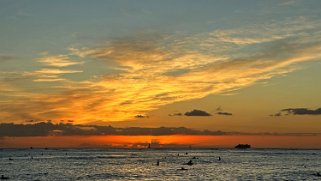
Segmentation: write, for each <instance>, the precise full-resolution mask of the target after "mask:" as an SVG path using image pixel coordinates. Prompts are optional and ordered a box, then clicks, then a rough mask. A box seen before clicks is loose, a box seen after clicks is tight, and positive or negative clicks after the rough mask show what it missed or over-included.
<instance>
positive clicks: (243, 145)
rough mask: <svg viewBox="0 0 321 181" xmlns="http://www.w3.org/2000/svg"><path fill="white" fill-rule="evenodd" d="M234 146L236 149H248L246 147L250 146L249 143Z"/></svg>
mask: <svg viewBox="0 0 321 181" xmlns="http://www.w3.org/2000/svg"><path fill="white" fill-rule="evenodd" d="M234 148H236V149H248V148H251V145H249V144H238V145H236V146H235V147H234Z"/></svg>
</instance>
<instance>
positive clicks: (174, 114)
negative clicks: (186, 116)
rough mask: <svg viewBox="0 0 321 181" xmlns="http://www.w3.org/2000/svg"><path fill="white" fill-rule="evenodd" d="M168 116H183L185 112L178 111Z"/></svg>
mask: <svg viewBox="0 0 321 181" xmlns="http://www.w3.org/2000/svg"><path fill="white" fill-rule="evenodd" d="M168 116H183V114H182V113H180V112H178V113H173V114H168Z"/></svg>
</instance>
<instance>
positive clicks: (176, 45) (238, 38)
mask: <svg viewBox="0 0 321 181" xmlns="http://www.w3.org/2000/svg"><path fill="white" fill-rule="evenodd" d="M320 24H321V23H320V22H319V21H312V20H311V21H308V20H306V19H299V20H293V21H290V22H280V23H271V24H262V25H253V26H249V27H245V28H243V29H242V28H240V29H221V30H215V31H211V32H206V33H201V34H195V35H181V36H177V35H155V34H153V35H151V34H150V35H137V36H132V37H123V38H115V39H112V40H109V41H108V42H107V43H106V44H104V45H98V46H97V47H84V48H76V47H73V48H70V49H69V51H70V52H69V54H68V55H71V56H73V57H78V59H81V61H80V62H86V60H88V59H90V60H96V61H100V62H101V61H102V62H105V63H106V66H107V65H111V64H112V65H113V67H114V69H115V70H116V71H115V72H116V73H112V74H111V73H106V74H102V75H100V76H98V77H96V78H91V79H88V80H85V81H71V80H67V79H65V78H62V77H60V75H67V74H74V73H82V71H81V70H72V69H69V70H66V69H62V68H63V67H67V66H71V65H76V64H77V65H78V64H80V62H78V63H76V62H75V61H72V60H71V58H69V57H66V56H61V55H57V56H52V57H49V58H48V57H47V58H44V59H41V60H40V62H41V63H43V64H45V65H48V66H52V67H58V68H59V67H60V68H61V69H58V68H42V69H40V70H35V71H32V72H26V73H25V74H24V76H29V77H34V78H35V80H34V81H35V82H36V83H39V82H46V81H47V82H50V81H53V82H56V81H57V82H60V85H59V88H60V89H61V90H60V91H57V92H52V93H50V94H41V93H39V94H38V95H36V96H34V97H32V99H21V100H15V101H9V102H6V103H2V104H1V107H3V109H2V111H1V113H0V116H2V117H3V118H4V119H6V118H11V119H15V120H19V119H31V118H39V119H42V120H46V119H48V118H50V119H61V118H64V119H73V120H78V121H79V122H81V123H84V122H90V121H95V120H100V121H123V120H131V119H135V116H136V115H146V113H147V112H149V111H152V110H155V109H158V108H160V107H161V106H164V105H167V104H171V103H174V102H179V101H187V100H192V99H198V98H203V97H205V96H207V95H210V94H221V93H227V92H230V91H234V90H238V89H241V88H244V87H247V86H251V85H253V84H254V83H256V82H258V81H261V80H267V79H270V78H272V77H274V76H278V75H284V74H287V73H289V72H292V71H294V70H296V69H297V68H298V67H296V66H293V65H295V64H297V63H302V62H307V61H313V60H318V59H320V58H321V54H320V52H321V48H320V47H321V41H320V40H321V32H320V28H321V27H320ZM285 25H286V26H285ZM83 65H84V66H86V63H84V64H83ZM63 79H64V81H63ZM55 86H57V85H55ZM56 88H57V87H56ZM17 106H20V107H22V109H19V111H18V112H17V111H16V107H17ZM39 107H41V108H43V109H41V110H39ZM13 110H15V111H13ZM13 112H17V113H16V114H15V115H13V114H12V113H13ZM222 115H223V113H222ZM224 115H227V113H226V114H224Z"/></svg>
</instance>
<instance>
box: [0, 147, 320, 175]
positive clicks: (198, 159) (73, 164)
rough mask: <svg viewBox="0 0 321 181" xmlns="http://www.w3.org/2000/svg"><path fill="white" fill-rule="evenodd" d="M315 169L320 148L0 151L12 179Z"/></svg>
mask: <svg viewBox="0 0 321 181" xmlns="http://www.w3.org/2000/svg"><path fill="white" fill-rule="evenodd" d="M186 153H187V154H186ZM178 154H179V156H178ZM193 157H195V158H194V159H193ZM219 157H221V160H219V159H218V158H219ZM157 160H159V161H160V164H159V166H157V164H156V163H157ZM190 160H192V162H193V163H194V164H193V165H191V166H189V165H186V164H185V163H187V162H188V161H190ZM182 167H184V168H186V169H187V170H180V169H181V168H182ZM316 173H321V150H281V149H250V150H235V149H189V150H170V149H162V150H156V149H155V150H153V149H144V150H138V149H137V150H135V149H47V150H45V149H2V150H0V175H4V176H6V177H9V180H33V181H36V180H50V181H53V180H59V181H63V180H321V177H319V176H317V175H315V174H316Z"/></svg>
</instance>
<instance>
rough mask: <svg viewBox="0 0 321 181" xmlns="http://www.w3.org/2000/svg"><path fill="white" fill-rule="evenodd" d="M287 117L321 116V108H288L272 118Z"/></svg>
mask: <svg viewBox="0 0 321 181" xmlns="http://www.w3.org/2000/svg"><path fill="white" fill-rule="evenodd" d="M285 115H321V108H318V109H314V110H313V109H308V108H287V109H282V110H281V111H280V112H278V113H275V114H272V115H270V116H276V117H278V116H285Z"/></svg>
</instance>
